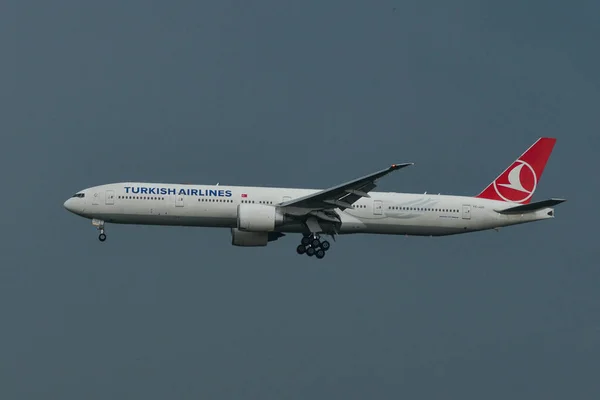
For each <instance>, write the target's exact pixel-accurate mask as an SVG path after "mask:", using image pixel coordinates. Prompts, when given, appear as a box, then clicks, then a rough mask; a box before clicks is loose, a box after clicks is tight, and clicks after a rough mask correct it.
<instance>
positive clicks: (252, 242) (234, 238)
mask: <svg viewBox="0 0 600 400" xmlns="http://www.w3.org/2000/svg"><path fill="white" fill-rule="evenodd" d="M281 236H283V233H279V232H244V231H240V230H239V229H237V228H231V244H232V245H234V246H244V247H255V246H266V245H267V243H268V242H272V241H273V240H277V239H279V238H280V237H281Z"/></svg>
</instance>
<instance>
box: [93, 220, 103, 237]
mask: <svg viewBox="0 0 600 400" xmlns="http://www.w3.org/2000/svg"><path fill="white" fill-rule="evenodd" d="M92 225H94V226H95V227H96V229H98V231H100V234H99V235H98V240H100V241H101V242H104V241H105V240H106V234H105V233H104V221H102V220H99V219H93V220H92Z"/></svg>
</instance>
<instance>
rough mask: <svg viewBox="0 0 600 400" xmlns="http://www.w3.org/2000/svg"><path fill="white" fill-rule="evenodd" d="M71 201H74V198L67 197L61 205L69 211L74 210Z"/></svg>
mask: <svg viewBox="0 0 600 400" xmlns="http://www.w3.org/2000/svg"><path fill="white" fill-rule="evenodd" d="M73 202H74V199H73V198H70V199H67V201H65V204H63V206H64V207H65V208H66V209H67V210H69V211H71V212H75V211H74V210H75V204H73Z"/></svg>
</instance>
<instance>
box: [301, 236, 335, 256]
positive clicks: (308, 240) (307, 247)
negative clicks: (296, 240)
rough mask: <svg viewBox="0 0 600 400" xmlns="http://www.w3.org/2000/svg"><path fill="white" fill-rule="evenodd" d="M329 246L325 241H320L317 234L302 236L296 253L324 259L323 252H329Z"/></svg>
mask: <svg viewBox="0 0 600 400" xmlns="http://www.w3.org/2000/svg"><path fill="white" fill-rule="evenodd" d="M330 247H331V244H330V243H329V242H328V241H327V240H323V241H321V238H320V236H319V235H318V234H310V235H304V236H303V237H302V240H301V241H300V244H299V245H298V247H296V252H297V253H298V254H306V255H307V256H309V257H312V256H315V257H317V258H318V259H321V258H323V257H325V252H326V251H327V250H329V248H330Z"/></svg>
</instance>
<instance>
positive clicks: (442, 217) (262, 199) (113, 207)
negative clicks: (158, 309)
mask: <svg viewBox="0 0 600 400" xmlns="http://www.w3.org/2000/svg"><path fill="white" fill-rule="evenodd" d="M142 188H144V189H142ZM315 192H318V190H316V189H289V188H269V187H245V186H218V185H217V186H206V185H191V184H161V183H142V182H124V183H113V184H107V185H101V186H95V187H91V188H88V189H85V190H83V191H81V192H80V193H83V194H84V195H83V197H73V198H70V199H68V200H67V202H66V203H65V207H66V208H67V209H69V210H70V211H72V212H74V213H76V214H78V215H81V216H83V217H86V218H90V219H98V220H102V221H105V222H112V223H119V224H140V225H177V226H201V227H221V228H236V227H237V212H238V205H240V204H244V203H253V204H267V205H273V206H277V204H279V203H282V202H284V201H288V200H291V199H294V198H298V197H301V196H306V195H308V194H311V193H315ZM369 195H370V197H369V198H361V199H360V200H358V201H357V202H356V203H354V207H355V208H354V209H346V210H344V211H339V210H338V212H339V214H340V216H341V220H342V223H341V227H340V229H339V232H338V233H339V234H349V233H373V234H396V235H420V236H439V235H451V234H457V233H465V232H473V231H479V230H485V229H492V228H497V227H502V226H508V225H515V224H520V223H525V222H532V221H537V220H543V219H549V218H553V217H554V213H553V210H552V208H545V209H542V210H538V211H536V212H531V213H527V214H517V215H503V214H499V213H498V212H496V211H495V210H502V209H506V208H508V207H512V206H515V205H516V204H514V203H507V202H502V201H495V200H487V199H481V198H475V197H463V196H449V195H437V194H408V193H391V192H370V193H369ZM276 230H277V231H279V232H301V231H302V230H303V227H302V226H301V225H300V224H298V225H294V224H285V225H283V226H279V227H277V229H276Z"/></svg>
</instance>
